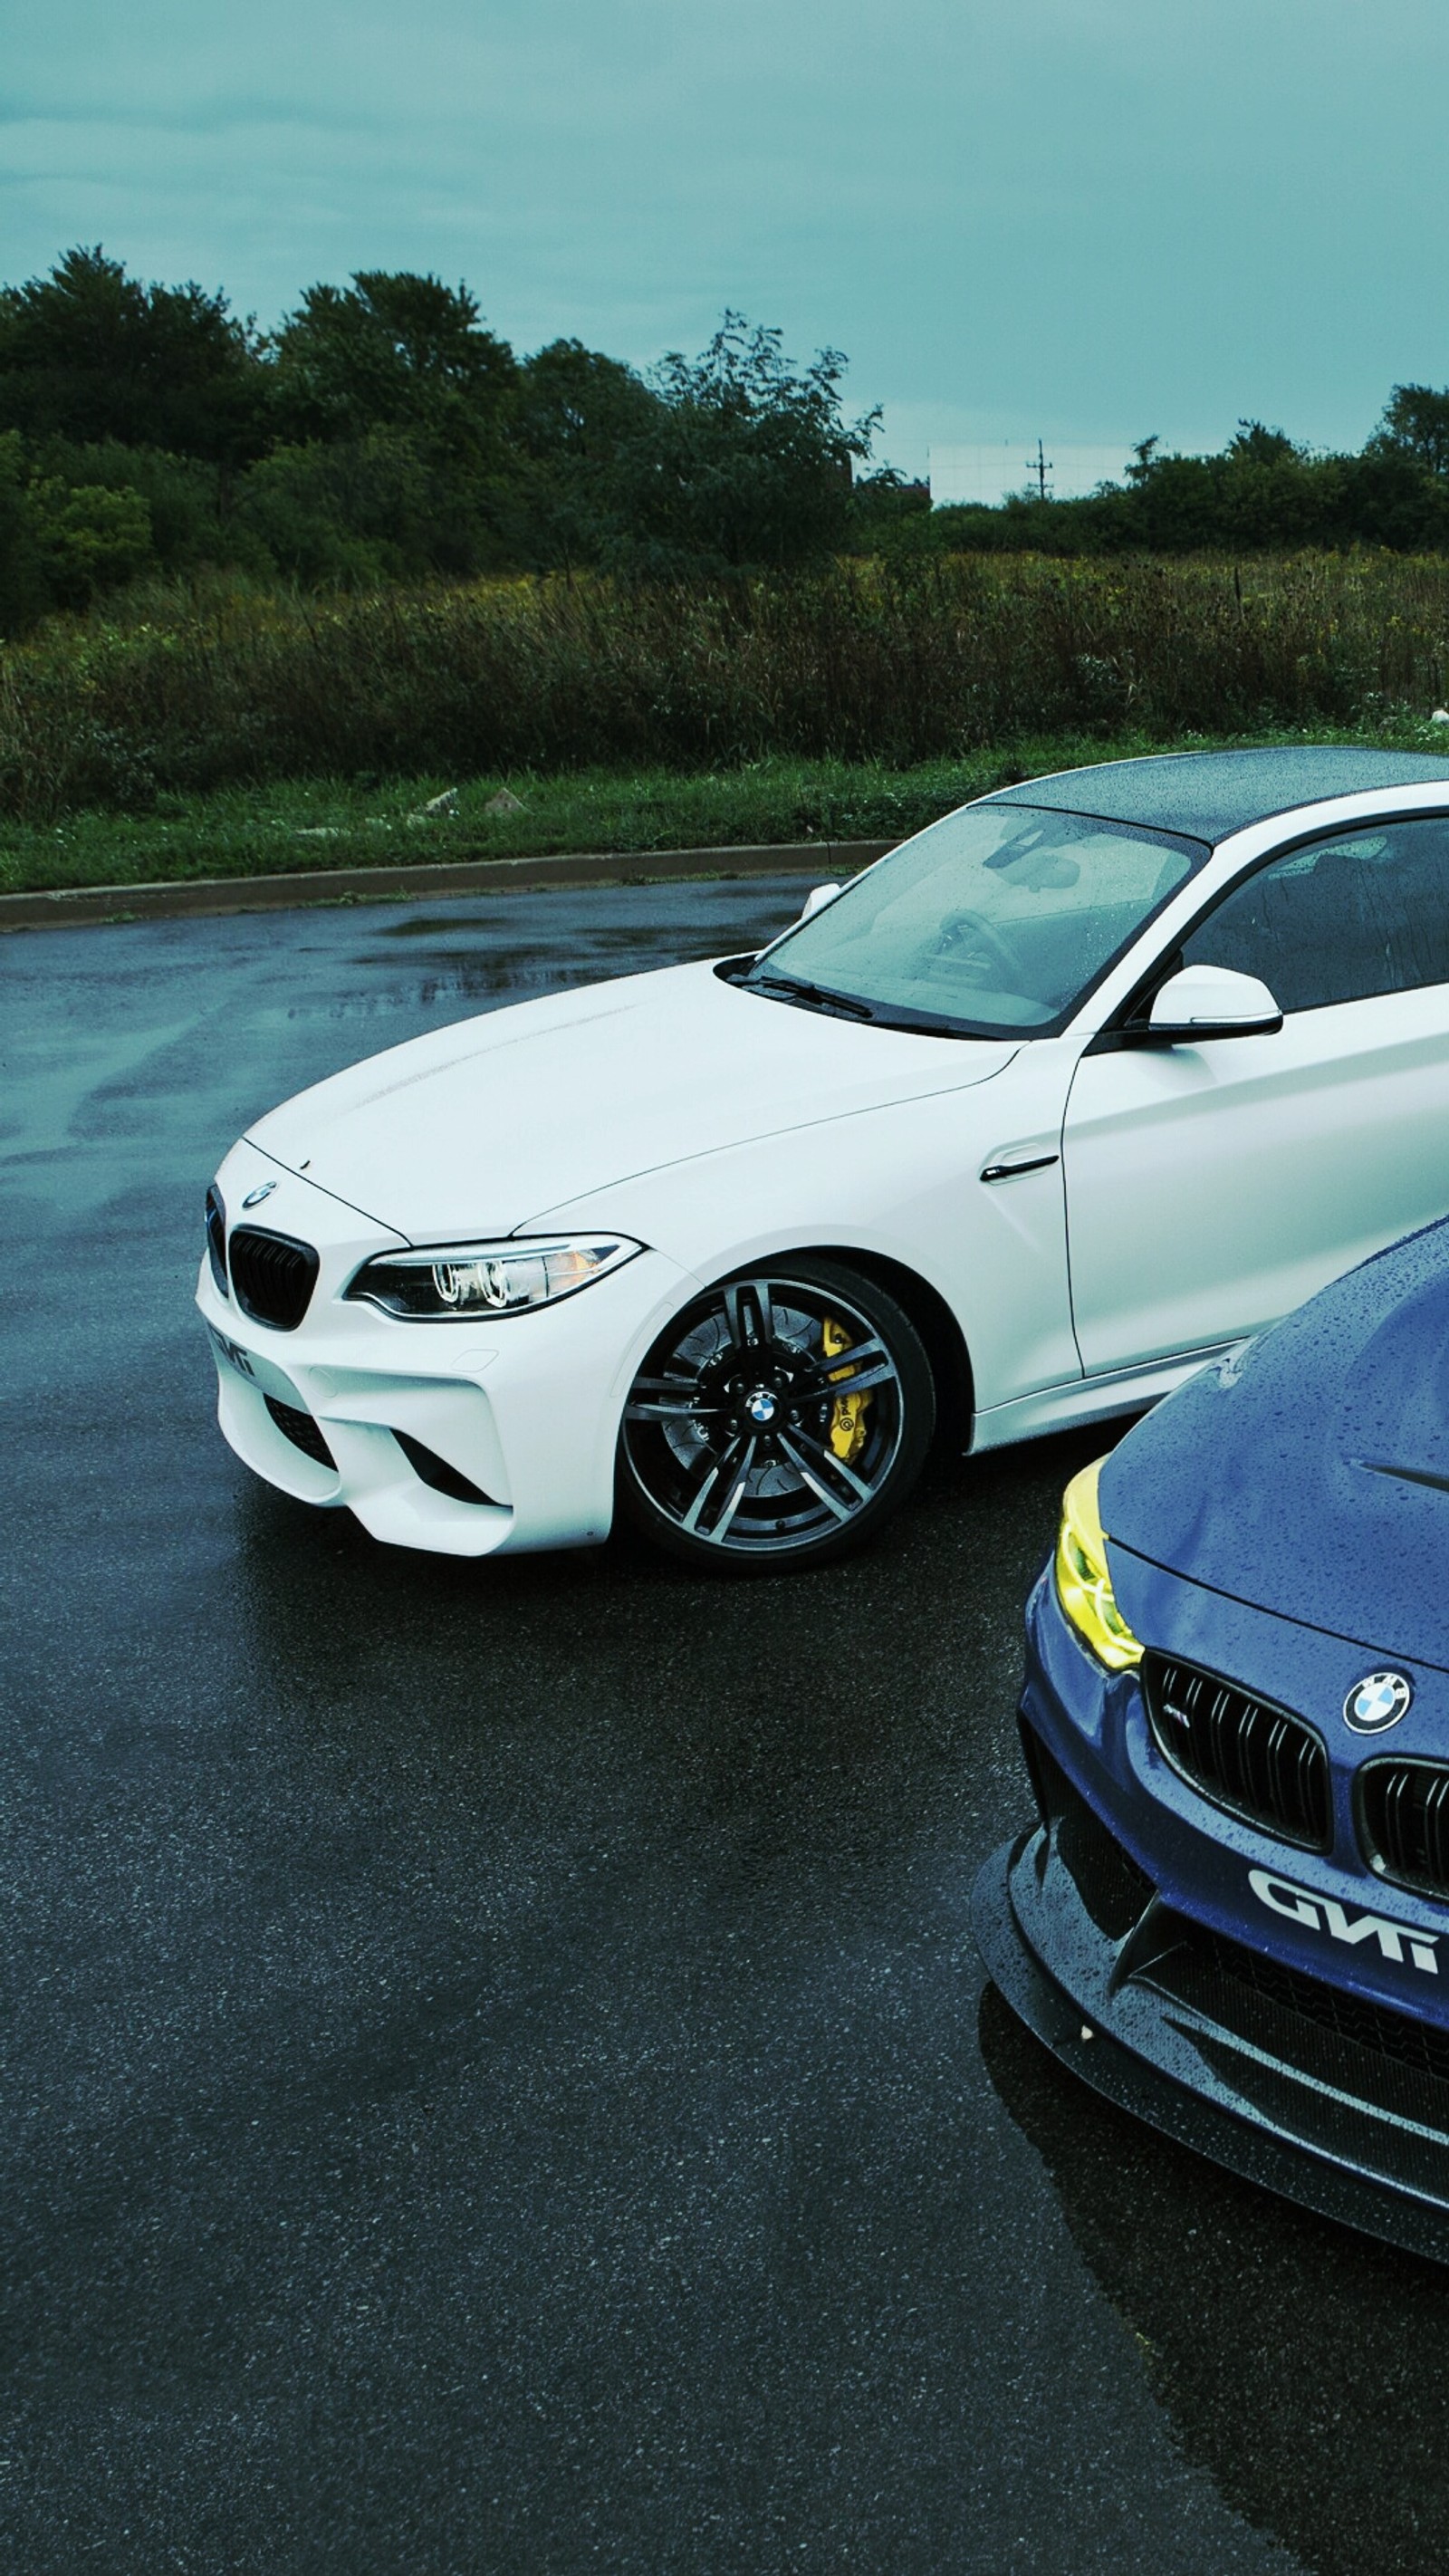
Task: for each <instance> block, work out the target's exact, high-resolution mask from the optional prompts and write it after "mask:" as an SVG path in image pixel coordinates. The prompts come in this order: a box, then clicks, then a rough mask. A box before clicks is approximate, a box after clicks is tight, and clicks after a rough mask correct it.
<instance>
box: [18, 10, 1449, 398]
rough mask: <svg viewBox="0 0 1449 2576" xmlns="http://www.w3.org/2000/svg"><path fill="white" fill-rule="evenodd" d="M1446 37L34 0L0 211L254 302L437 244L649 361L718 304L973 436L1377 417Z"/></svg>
mask: <svg viewBox="0 0 1449 2576" xmlns="http://www.w3.org/2000/svg"><path fill="white" fill-rule="evenodd" d="M1446 55H1449V22H1446V20H1445V18H1444V16H1443V14H1442V13H1441V12H1439V11H1438V10H1437V9H1434V8H1431V7H1429V6H1428V5H1426V4H1425V0H1385V5H1383V6H1381V7H1380V8H1378V9H1377V10H1376V11H1373V12H1368V11H1365V10H1364V9H1363V8H1362V6H1361V0H1275V5H1274V7H1272V8H1271V9H1264V8H1263V7H1262V6H1261V0H1215V5H1213V6H1212V7H1210V8H1207V7H1203V6H1202V5H1201V0H1017V5H1016V6H1015V7H1013V8H1011V9H1005V8H1002V7H1001V6H1000V5H999V0H990V5H987V0H894V5H893V7H892V8H891V10H890V11H888V12H887V11H885V10H883V9H881V8H880V6H879V5H878V0H871V5H869V6H867V5H866V0H837V5H834V6H831V7H828V8H827V7H825V6H824V5H821V0H610V5H609V7H608V8H607V9H603V8H600V7H599V6H598V5H597V0H593V4H592V5H588V4H587V0H532V5H529V6H524V5H522V0H413V5H412V7H411V8H410V9H409V10H408V11H406V12H403V11H401V10H399V9H398V8H397V7H396V6H395V5H391V6H389V7H386V8H384V7H383V6H382V5H381V0H348V5H346V6H343V5H341V0H293V5H288V6H284V5H283V0H250V5H249V6H248V7H247V8H246V9H245V11H243V10H242V9H240V8H238V7H233V8H231V9H227V10H219V9H215V8H212V9H210V10H207V9H206V8H205V7H204V6H198V5H197V0H187V5H185V6H183V5H180V0H130V5H129V6H128V8H127V9H126V10H125V11H124V12H120V11H117V10H115V9H114V8H112V7H103V6H101V5H100V0H52V5H51V6H50V7H49V8H48V9H47V10H46V11H44V12H41V11H32V12H29V13H26V15H25V17H24V19H23V21H22V20H16V21H15V23H14V24H13V26H12V30H11V32H10V34H9V36H8V39H7V67H6V89H7V102H8V104H7V111H6V132H5V154H4V159H5V170H6V176H5V179H4V182H3V193H0V219H3V226H4V237H5V240H6V243H7V246H8V250H7V265H8V270H9V274H10V275H11V276H21V275H26V274H30V273H33V272H35V271H37V270H39V269H42V268H45V267H48V266H49V265H50V263H51V262H52V261H53V260H54V259H55V258H56V257H57V256H58V255H59V253H60V251H61V250H62V249H64V248H65V247H66V245H67V244H68V243H70V242H73V241H77V240H95V239H102V240H104V241H105V242H106V244H107V247H108V248H110V249H111V250H113V251H114V252H116V253H118V254H119V255H120V256H122V257H124V258H125V259H127V261H128V262H129V263H130V264H131V265H132V266H133V267H135V268H136V269H138V270H140V271H141V272H142V273H144V274H146V275H149V276H166V277H190V276H196V277H199V278H200V279H201V280H202V281H203V282H204V283H208V284H225V285H226V286H227V287H228V289H229V290H230V292H231V293H232V296H233V299H234V301H235V302H236V303H237V304H238V305H239V306H241V307H242V308H243V309H255V310H256V311H258V312H259V313H260V314H261V316H262V317H263V318H264V319H267V320H271V319H275V318H276V317H277V316H278V315H279V314H280V313H281V312H282V311H283V310H285V309H286V308H287V307H288V306H289V305H290V304H291V303H293V302H294V301H295V299H296V296H297V294H298V292H299V291H300V289H301V288H302V287H303V286H304V285H306V284H308V283H309V282H310V281H311V280H312V279H314V278H317V277H321V276H332V277H341V276H344V275H345V274H347V273H348V272H349V271H350V270H352V269H354V268H358V267H364V266H383V267H403V266H408V267H420V268H431V269H435V270H437V271H439V272H440V273H441V274H443V275H444V276H446V277H449V278H456V277H458V276H466V277H467V278H468V279H469V281H470V283H472V284H473V285H474V287H475V289H476V290H477V292H478V293H479V295H480V297H481V299H482V302H483V304H484V307H485V309H486V311H487V312H488V315H489V318H490V320H491V321H492V322H493V324H494V326H495V327H496V328H498V329H500V330H503V331H505V332H507V333H508V334H509V335H510V336H511V337H513V338H514V339H516V340H517V341H518V342H519V344H520V345H523V346H532V345H536V344H537V343H538V342H539V341H541V340H543V339H546V338H549V337H552V336H553V335H554V334H556V333H558V332H574V331H576V332H578V333H579V334H580V335H581V336H583V337H585V338H586V339H589V340H591V341H593V342H594V343H595V344H597V345H600V346H603V347H607V348H611V349H614V350H616V351H618V352H619V353H620V354H622V355H625V356H630V357H633V358H635V359H636V360H645V359H648V358H649V357H651V356H653V355H655V354H657V352H658V351H659V349H660V348H662V347H664V346H666V345H671V344H684V345H686V346H697V345H698V344H699V342H700V341H701V340H702V339H703V338H704V337H705V336H706V334H707V332H708V331H709V329H710V328H711V327H712V324H713V321H714V319H715V318H716V316H717V314H718V311H719V309H720V307H721V305H722V304H724V303H726V302H729V303H732V304H736V305H739V306H743V307H744V308H745V309H746V310H748V311H750V312H752V313H754V314H757V315H759V316H760V317H761V318H764V319H768V320H772V321H778V322H780V323H781V324H782V325H783V327H784V329H785V332H786V337H787V341H788V343H789V344H790V346H791V347H792V348H793V349H794V350H795V351H796V352H797V353H798V354H802V355H803V354H808V352H809V350H811V349H812V348H814V347H815V346H817V345H818V344H820V343H821V342H825V341H830V342H835V343H838V344H839V345H841V346H843V347H845V348H846V349H847V350H848V351H849V352H850V353H851V355H852V358H853V360H854V362H855V366H854V374H853V377H852V391H853V393H854V396H855V398H856V399H857V400H858V401H860V402H861V403H865V402H869V401H874V400H877V399H882V398H884V399H886V400H887V401H891V400H896V401H898V402H899V403H901V404H902V405H903V406H904V405H909V406H913V407H914V416H915V417H916V418H918V419H919V418H924V417H925V416H927V414H928V413H930V412H932V410H933V409H934V410H935V411H937V412H939V413H940V414H941V416H943V417H949V418H950V419H951V420H952V421H953V422H954V423H955V424H956V430H955V434H956V435H958V436H972V435H980V436H991V435H993V434H1003V435H1013V436H1014V435H1016V434H1018V430H1019V431H1021V432H1023V433H1024V432H1027V431H1031V432H1033V433H1034V431H1035V429H1036V428H1037V427H1038V426H1040V427H1042V428H1043V429H1044V430H1045V431H1046V432H1047V433H1048V434H1055V435H1058V436H1062V437H1065V436H1068V435H1071V436H1075V437H1080V438H1093V437H1104V438H1112V437H1117V436H1122V435H1140V434H1142V433H1143V432H1144V431H1145V430H1148V429H1153V428H1157V429H1161V430H1162V431H1163V432H1164V433H1165V434H1166V435H1167V436H1169V437H1178V438H1183V437H1187V438H1196V437H1199V436H1202V435H1207V434H1215V435H1218V436H1221V435H1225V434H1226V433H1227V431H1228V430H1229V429H1230V428H1231V426H1232V422H1233V420H1234V418H1235V417H1236V415H1237V413H1238V412H1240V411H1253V412H1263V413H1265V414H1267V415H1268V416H1270V417H1273V418H1275V419H1276V418H1281V419H1283V420H1284V422H1285V425H1286V426H1288V427H1290V428H1292V429H1294V430H1295V431H1297V432H1298V433H1300V434H1302V435H1305V436H1308V437H1317V438H1320V439H1324V440H1329V439H1335V438H1349V437H1352V438H1355V439H1356V438H1358V437H1361V436H1362V435H1363V432H1364V430H1365V429H1366V427H1367V426H1368V424H1369V422H1370V421H1371V419H1372V418H1373V416H1374V414H1375V413H1376V411H1377V410H1378V408H1379V407H1380V405H1381V403H1382V400H1383V398H1384V395H1385V393H1386V391H1387V388H1388V385H1389V383H1390V382H1391V381H1393V380H1394V379H1395V378H1396V377H1398V378H1402V377H1405V376H1415V375H1428V376H1430V377H1431V378H1433V377H1434V376H1435V375H1436V374H1437V375H1438V376H1440V377H1442V376H1443V375H1444V374H1445V373H1446V372H1449V371H1446V368H1445V366H1444V364H1443V362H1442V360H1441V358H1440V356H1439V351H1438V338H1437V332H1436V329H1435V325H1434V312H1435V308H1436V304H1437V298H1436V297H1433V296H1431V295H1430V294H1429V293H1428V292H1427V291H1426V290H1427V288H1428V285H1429V280H1428V277H1427V275H1426V271H1427V268H1428V260H1429V251H1428V248H1427V247H1426V246H1427V245H1430V244H1432V243H1434V242H1436V241H1437V239H1438V238H1439V237H1440V236H1441V234H1442V230H1443V224H1442V215H1443V205H1442V199H1443V194H1444V180H1443V177H1442V170H1443V158H1442V153H1441V150H1440V140H1439V133H1438V125H1439V101H1440V99H1441V97H1442V94H1443V84H1444V75H1445V71H1446V68H1449V63H1446ZM906 416H907V415H906V413H905V412H904V411H903V412H902V414H901V418H902V419H903V420H904V419H905V418H906ZM1209 421H1211V422H1213V423H1214V424H1216V428H1215V430H1214V432H1212V433H1209V432H1208V431H1207V430H1206V428H1205V424H1206V423H1208V422H1209ZM1003 423H1007V424H1009V426H1008V427H1006V428H1002V427H1001V426H1000V425H1001V424H1003Z"/></svg>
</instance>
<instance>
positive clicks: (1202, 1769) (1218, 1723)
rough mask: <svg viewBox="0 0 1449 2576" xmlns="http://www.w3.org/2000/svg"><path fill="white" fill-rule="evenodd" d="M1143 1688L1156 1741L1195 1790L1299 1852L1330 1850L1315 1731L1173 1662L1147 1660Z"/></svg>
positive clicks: (1323, 1761) (1328, 1803)
mask: <svg viewBox="0 0 1449 2576" xmlns="http://www.w3.org/2000/svg"><path fill="white" fill-rule="evenodd" d="M1142 1687H1143V1695H1144V1697H1145V1699H1146V1702H1147V1715H1148V1718H1149V1720H1150V1722H1151V1726H1152V1732H1153V1735H1154V1736H1155V1738H1156V1740H1157V1743H1158V1745H1159V1747H1160V1748H1161V1751H1162V1752H1163V1753H1164V1755H1165V1756H1166V1758H1167V1760H1168V1761H1169V1762H1170V1763H1171V1765H1172V1767H1173V1769H1174V1771H1176V1772H1178V1773H1179V1774H1180V1775H1181V1777H1182V1778H1183V1779H1184V1780H1186V1781H1187V1782H1188V1783H1189V1785H1190V1786H1191V1787H1192V1788H1194V1789H1196V1790H1198V1791H1199V1792H1200V1793H1201V1795H1202V1796H1203V1797H1204V1798H1208V1799H1210V1800H1211V1801H1212V1803H1213V1805H1214V1806H1217V1807H1225V1808H1226V1809H1227V1810H1228V1813H1229V1814H1230V1815H1234V1816H1242V1817H1243V1818H1245V1819H1246V1821H1247V1822H1248V1823H1250V1824H1254V1825H1262V1826H1263V1827H1264V1828H1265V1830H1266V1831H1267V1832H1268V1833H1270V1834H1274V1835H1276V1836H1278V1837H1279V1838H1280V1839H1281V1840H1282V1841H1284V1842H1288V1843H1296V1844H1297V1845H1298V1846H1299V1848H1300V1849H1301V1850H1303V1851H1320V1852H1322V1851H1327V1850H1328V1848H1329V1845H1330V1843H1331V1841H1332V1838H1333V1803H1332V1796H1331V1791H1330V1785H1329V1773H1328V1749H1327V1747H1326V1745H1325V1744H1324V1741H1323V1738H1322V1736H1321V1735H1319V1734H1318V1733H1317V1731H1316V1729H1315V1728H1313V1727H1311V1726H1308V1725H1306V1724H1305V1723H1304V1720H1303V1719H1302V1718H1301V1717H1295V1716H1294V1715H1293V1712H1292V1710H1291V1709H1286V1708H1278V1707H1276V1706H1275V1705H1274V1703H1273V1702H1272V1701H1271V1700H1266V1699H1259V1698H1258V1697H1257V1696H1256V1695H1255V1694H1254V1693H1253V1692H1251V1691H1245V1690H1243V1689H1242V1688H1241V1687H1240V1685H1239V1684H1238V1683H1236V1682H1230V1681H1225V1680H1224V1679H1223V1676H1222V1674H1221V1673H1212V1672H1206V1671H1204V1670H1203V1668H1202V1667H1201V1666H1200V1665H1198V1664H1189V1663H1184V1662H1183V1660H1182V1658H1181V1657H1180V1656H1176V1655H1161V1654H1157V1653H1148V1654H1147V1655H1145V1656H1144V1658H1143V1662H1142Z"/></svg>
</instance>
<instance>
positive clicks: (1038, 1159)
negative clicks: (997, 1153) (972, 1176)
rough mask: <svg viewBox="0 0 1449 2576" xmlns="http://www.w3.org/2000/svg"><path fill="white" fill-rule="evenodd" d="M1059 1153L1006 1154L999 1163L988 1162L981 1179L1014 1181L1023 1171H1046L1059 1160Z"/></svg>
mask: <svg viewBox="0 0 1449 2576" xmlns="http://www.w3.org/2000/svg"><path fill="white" fill-rule="evenodd" d="M1061 1159H1062V1158H1061V1156H1060V1154H1006V1155H1004V1156H1003V1157H1002V1160H1001V1161H1000V1162H999V1163H988V1164H987V1165H986V1166H985V1168H984V1170H983V1171H982V1174H981V1177H982V1179H983V1181H1015V1180H1019V1179H1020V1177H1021V1175H1022V1173H1023V1172H1046V1171H1049V1170H1050V1169H1051V1166H1052V1164H1053V1163H1059V1162H1060V1161H1061Z"/></svg>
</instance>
